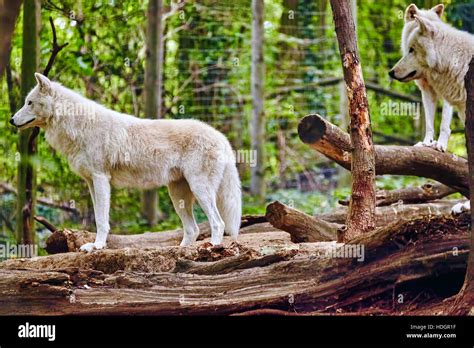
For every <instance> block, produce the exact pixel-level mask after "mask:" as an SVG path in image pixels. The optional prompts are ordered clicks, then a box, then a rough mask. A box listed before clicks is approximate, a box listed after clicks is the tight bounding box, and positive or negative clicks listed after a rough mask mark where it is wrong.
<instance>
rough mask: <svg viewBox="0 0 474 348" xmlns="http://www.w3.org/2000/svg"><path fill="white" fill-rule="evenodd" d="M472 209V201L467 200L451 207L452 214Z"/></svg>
mask: <svg viewBox="0 0 474 348" xmlns="http://www.w3.org/2000/svg"><path fill="white" fill-rule="evenodd" d="M470 209H471V202H470V201H466V202H464V203H456V204H455V205H454V206H453V207H452V208H451V214H453V215H459V214H461V213H462V212H465V211H467V210H470Z"/></svg>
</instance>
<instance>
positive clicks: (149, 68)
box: [142, 0, 164, 227]
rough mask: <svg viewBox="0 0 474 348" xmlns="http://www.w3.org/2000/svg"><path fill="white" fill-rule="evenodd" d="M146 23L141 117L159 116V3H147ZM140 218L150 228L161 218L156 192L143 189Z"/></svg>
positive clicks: (160, 83) (155, 117) (160, 91)
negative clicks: (143, 91)
mask: <svg viewBox="0 0 474 348" xmlns="http://www.w3.org/2000/svg"><path fill="white" fill-rule="evenodd" d="M147 17H148V24H147V34H146V35H147V37H146V40H147V42H146V45H147V48H146V63H145V117H146V118H151V119H159V118H161V117H162V115H161V111H162V74H163V72H162V71H163V58H164V56H163V48H164V47H163V25H162V17H163V1H162V0H150V2H149V3H148V12H147ZM142 215H143V217H144V218H145V219H146V221H147V224H148V226H150V227H151V226H154V225H156V223H157V222H158V220H159V219H160V217H161V212H160V209H159V200H158V191H157V190H156V189H152V190H145V191H143V195H142Z"/></svg>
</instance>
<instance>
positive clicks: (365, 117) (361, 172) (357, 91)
mask: <svg viewBox="0 0 474 348" xmlns="http://www.w3.org/2000/svg"><path fill="white" fill-rule="evenodd" d="M349 5H350V4H349V3H348V2H347V1H346V0H331V7H332V10H333V14H334V23H335V28H336V35H337V40H338V42H339V52H340V54H341V61H342V69H343V72H344V80H345V82H346V86H347V96H348V99H349V114H350V116H351V124H350V136H351V142H352V146H353V150H352V163H351V172H352V194H351V200H350V205H349V214H348V217H347V232H346V235H345V237H344V238H345V239H346V240H349V239H352V238H354V237H356V236H357V235H359V234H361V233H367V232H369V231H371V230H373V228H374V227H375V222H374V216H375V151H374V145H373V143H372V130H371V127H370V113H369V105H368V101H367V95H366V90H365V84H364V78H363V76H362V67H361V64H360V59H359V53H358V48H357V39H356V32H355V26H354V21H353V16H352V13H351V9H350V7H349Z"/></svg>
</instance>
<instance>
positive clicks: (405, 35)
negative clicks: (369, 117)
mask: <svg viewBox="0 0 474 348" xmlns="http://www.w3.org/2000/svg"><path fill="white" fill-rule="evenodd" d="M443 12H444V5H443V4H439V5H436V6H435V7H433V8H431V9H430V10H423V9H418V7H416V5H415V4H411V5H410V6H408V7H407V9H406V10H405V25H404V26H403V30H402V45H401V48H402V52H403V55H404V56H405V55H409V54H410V50H411V48H410V45H409V38H410V37H411V35H412V34H413V32H414V31H416V30H418V24H417V22H416V18H415V17H416V16H419V17H423V18H426V19H429V20H431V21H433V22H436V21H438V22H441V16H442V15H443ZM410 73H412V74H413V72H412V71H410V72H409V73H408V75H407V76H405V78H403V76H402V74H403V72H401V73H399V74H398V76H402V78H397V77H395V75H396V71H395V68H394V69H392V70H390V72H389V74H390V76H391V77H393V78H397V79H398V80H400V81H404V82H405V81H409V80H412V76H410ZM417 73H418V74H417V75H418V77H417V79H416V80H415V83H416V85H417V86H418V88H419V89H420V91H421V99H422V101H423V109H424V111H425V137H424V139H423V141H420V142H419V143H417V144H416V145H415V146H428V147H433V148H435V149H437V150H439V151H443V152H444V151H446V150H447V148H448V140H449V136H450V135H451V120H452V118H453V108H452V106H451V105H449V103H448V102H447V101H446V100H444V99H443V111H442V116H441V127H440V132H439V137H438V140H437V141H436V140H434V139H435V130H434V119H435V113H436V103H437V102H438V100H439V99H440V96H438V95H437V93H436V91H435V90H434V89H433V87H431V86H430V85H429V83H428V81H427V79H426V78H425V77H423V76H422V74H421V71H417ZM405 79H406V80H405Z"/></svg>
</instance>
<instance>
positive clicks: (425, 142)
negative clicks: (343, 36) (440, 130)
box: [414, 140, 436, 148]
mask: <svg viewBox="0 0 474 348" xmlns="http://www.w3.org/2000/svg"><path fill="white" fill-rule="evenodd" d="M435 145H436V141H434V140H423V141H420V142H418V143H416V144H415V145H414V146H416V147H420V146H426V147H432V148H434V147H435Z"/></svg>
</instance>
